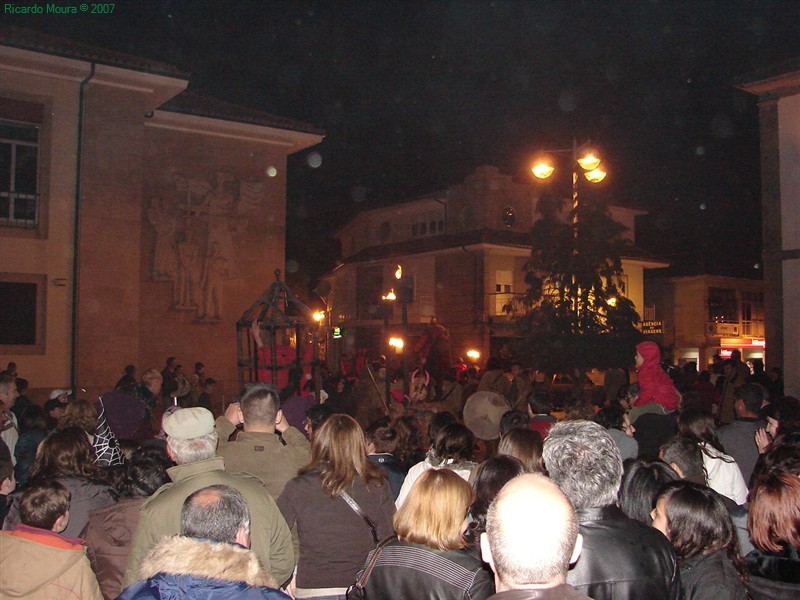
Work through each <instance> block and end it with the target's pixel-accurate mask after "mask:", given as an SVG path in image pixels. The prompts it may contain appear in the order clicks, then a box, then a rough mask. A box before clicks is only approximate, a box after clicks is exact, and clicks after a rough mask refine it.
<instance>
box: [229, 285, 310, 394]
mask: <svg viewBox="0 0 800 600" xmlns="http://www.w3.org/2000/svg"><path fill="white" fill-rule="evenodd" d="M280 276H281V271H280V269H276V270H275V281H273V282H272V284H270V286H269V288H268V289H267V291H266V292H264V293H263V294H262V295H261V296H260V297H259V298H258V299H257V300H256V301H255V302H253V304H251V305H250V307H249V308H247V310H245V311H244V312H243V313H242V316H241V317H240V318H239V320H238V321H237V322H236V340H237V344H236V346H237V366H238V371H239V388H240V389H241V388H242V387H244V385H245V384H247V383H253V382H256V381H262V382H266V383H273V384H275V385H276V386H277V387H278V390H279V391H281V392H283V391H284V390H285V389H286V388H287V387H291V386H295V387H296V388H297V389H293V390H291V392H292V393H295V392H297V391H299V389H300V386H301V385H302V384H301V381H302V377H301V374H309V373H310V374H311V376H312V378H313V380H314V383H315V386H314V393H315V395H316V398H317V401H319V393H320V369H319V329H320V327H319V324H318V323H317V322H316V321H315V320H314V317H313V312H312V311H311V309H310V308H309V307H308V306H306V305H305V304H304V303H303V302H302V301H301V300H300V299H299V298H298V297H297V296H296V295H295V294H294V293H293V292H292V291H291V290H290V289H289V288H288V287H287V285H286V283H285V282H283V281H281V278H280ZM254 322H260V326H259V338H260V340H261V342H262V344H263V346H262V348H261V351H259V347H258V344H257V343H256V339H255V338H254V336H253V332H252V329H251V328H252V325H253V323H254ZM293 373H294V374H296V375H297V376H296V377H295V378H294V379H293V378H292V377H291V375H292V374H293ZM282 384H284V385H282Z"/></svg>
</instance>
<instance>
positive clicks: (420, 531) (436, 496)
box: [394, 469, 475, 550]
mask: <svg viewBox="0 0 800 600" xmlns="http://www.w3.org/2000/svg"><path fill="white" fill-rule="evenodd" d="M474 497H475V494H474V492H473V490H472V487H471V486H470V485H469V484H468V483H467V482H466V481H464V480H463V479H462V478H461V477H459V476H458V475H457V474H456V473H455V472H453V471H451V470H450V469H428V470H426V471H424V472H423V473H422V475H420V476H419V478H418V479H417V480H416V481H415V482H414V485H413V486H412V487H411V490H410V491H409V493H408V496H407V497H406V499H405V502H403V505H402V506H401V507H400V509H399V510H398V511H397V513H396V514H395V516H394V529H395V531H396V532H397V537H398V538H399V539H400V540H401V541H404V542H410V543H414V544H423V545H425V546H427V547H429V548H433V549H437V550H458V549H460V548H463V547H464V546H466V539H465V538H464V535H463V527H462V525H463V523H464V518H465V517H466V515H467V510H468V509H469V507H470V505H471V504H472V501H473V499H474Z"/></svg>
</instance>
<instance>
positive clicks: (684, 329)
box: [646, 275, 769, 370]
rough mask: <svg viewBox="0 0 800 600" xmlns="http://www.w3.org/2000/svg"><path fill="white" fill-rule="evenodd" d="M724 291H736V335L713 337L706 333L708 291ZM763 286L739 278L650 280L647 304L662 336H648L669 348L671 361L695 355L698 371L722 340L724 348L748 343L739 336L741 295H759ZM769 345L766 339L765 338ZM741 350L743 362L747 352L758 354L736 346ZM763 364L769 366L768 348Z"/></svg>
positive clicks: (759, 350)
mask: <svg viewBox="0 0 800 600" xmlns="http://www.w3.org/2000/svg"><path fill="white" fill-rule="evenodd" d="M710 287H717V288H725V289H733V290H735V291H736V299H737V306H738V311H739V319H740V320H739V322H738V323H737V325H738V327H739V331H740V334H739V335H738V336H737V335H734V334H730V335H727V334H722V333H719V334H715V333H713V332H711V331H709V329H708V327H709V324H710V323H709V316H708V298H709V288H710ZM763 289H764V288H763V283H762V282H760V281H755V280H749V279H739V278H733V277H718V276H712V275H699V276H689V277H674V278H669V279H653V280H649V281H648V282H647V297H646V302H647V304H652V305H654V306H655V308H656V319H657V320H661V321H663V324H664V325H663V334H662V335H656V336H651V337H652V338H653V339H654V340H655V341H657V342H659V343H660V344H661V345H662V346H663V347H664V348H667V349H670V351H671V354H672V358H673V360H677V359H679V358H684V357H687V356H689V355H694V354H695V353H696V354H697V356H696V357H694V356H693V359H694V358H697V359H698V360H699V364H698V367H699V368H700V369H701V370H702V369H703V368H705V367H706V365H708V364H709V363H710V362H711V359H712V357H713V355H714V354H715V353H716V352H717V351H718V350H719V348H720V346H721V343H722V340H723V338H724V339H725V343H726V344H727V345H731V344H732V346H731V347H737V346H736V344H737V341H736V340H738V343H739V344H749V343H750V342H749V341H748V340H750V339H752V337H751V336H747V335H743V334H742V333H741V326H742V323H741V311H742V294H743V292H760V291H762V290H763ZM767 344H769V339H767ZM739 347H740V348H741V349H742V350H743V356H744V358H745V359H747V358H748V357H749V355H750V354H751V353H754V352H755V353H757V354H759V355H760V354H762V353H763V350H762V349H760V348H750V349H748V347H747V346H745V345H741V346H739ZM766 356H767V364H768V365H769V345H767V348H766Z"/></svg>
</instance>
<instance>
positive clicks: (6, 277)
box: [0, 273, 47, 354]
mask: <svg viewBox="0 0 800 600" xmlns="http://www.w3.org/2000/svg"><path fill="white" fill-rule="evenodd" d="M46 290H47V277H46V276H44V275H27V274H22V273H0V306H2V307H3V310H2V311H0V352H2V353H3V354H44V348H45V344H44V318H45V294H46Z"/></svg>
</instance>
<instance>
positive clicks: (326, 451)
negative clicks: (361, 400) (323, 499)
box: [303, 413, 384, 496]
mask: <svg viewBox="0 0 800 600" xmlns="http://www.w3.org/2000/svg"><path fill="white" fill-rule="evenodd" d="M311 471H314V472H319V474H320V479H321V482H322V487H323V488H324V489H325V491H327V492H328V493H329V494H331V496H335V495H336V494H338V493H340V492H341V491H343V490H345V489H346V488H348V487H350V485H351V484H352V483H353V481H354V480H355V478H356V476H360V477H361V478H362V479H363V480H364V482H365V483H370V481H374V480H378V481H382V480H383V477H384V476H383V471H382V470H381V469H380V467H377V466H375V465H373V464H372V463H371V462H370V461H369V460H367V445H366V439H365V438H364V432H363V431H362V429H361V426H360V425H359V424H358V422H357V421H356V420H355V419H353V417H351V416H349V415H345V414H340V413H335V414H333V415H331V416H330V417H328V418H327V419H325V421H324V422H323V423H322V425H320V427H319V429H317V431H316V432H314V440H313V441H312V442H311V462H310V463H309V465H308V466H307V467H304V469H303V472H311Z"/></svg>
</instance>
